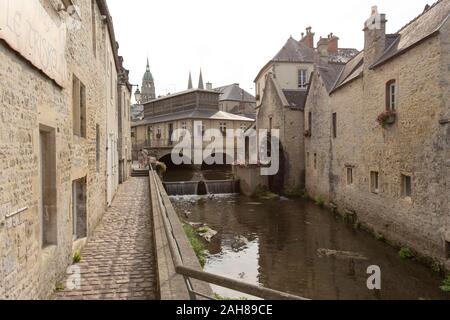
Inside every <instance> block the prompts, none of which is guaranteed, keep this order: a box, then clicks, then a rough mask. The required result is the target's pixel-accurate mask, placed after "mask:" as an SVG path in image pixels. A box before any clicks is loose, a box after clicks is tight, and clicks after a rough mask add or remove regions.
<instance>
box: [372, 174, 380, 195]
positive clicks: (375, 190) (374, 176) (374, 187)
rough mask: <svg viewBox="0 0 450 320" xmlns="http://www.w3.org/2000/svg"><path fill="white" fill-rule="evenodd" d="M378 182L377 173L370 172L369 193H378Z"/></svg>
mask: <svg viewBox="0 0 450 320" xmlns="http://www.w3.org/2000/svg"><path fill="white" fill-rule="evenodd" d="M379 183H380V181H379V176H378V172H377V171H371V172H370V191H371V192H373V193H379V192H380V184H379Z"/></svg>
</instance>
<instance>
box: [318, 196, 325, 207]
mask: <svg viewBox="0 0 450 320" xmlns="http://www.w3.org/2000/svg"><path fill="white" fill-rule="evenodd" d="M316 204H317V205H318V206H319V207H323V206H324V205H325V199H324V198H323V197H322V196H318V197H317V199H316Z"/></svg>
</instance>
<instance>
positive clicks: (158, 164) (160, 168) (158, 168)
mask: <svg viewBox="0 0 450 320" xmlns="http://www.w3.org/2000/svg"><path fill="white" fill-rule="evenodd" d="M156 171H158V173H160V174H161V173H165V172H166V171H167V166H166V164H165V163H164V162H159V161H157V162H156Z"/></svg>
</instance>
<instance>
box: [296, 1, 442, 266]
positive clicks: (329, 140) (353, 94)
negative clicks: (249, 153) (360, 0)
mask: <svg viewBox="0 0 450 320" xmlns="http://www.w3.org/2000/svg"><path fill="white" fill-rule="evenodd" d="M449 13H450V1H449V0H441V1H438V2H436V3H435V4H434V5H432V6H427V7H426V8H425V10H424V11H423V13H421V14H420V15H419V16H418V17H416V18H415V19H413V20H412V21H411V22H409V23H408V24H407V25H406V26H404V27H403V28H401V29H400V30H399V31H398V32H396V33H394V34H388V33H386V16H385V15H384V14H378V13H377V10H376V8H373V12H372V16H371V17H370V18H369V20H367V22H366V23H365V28H364V38H365V44H364V51H363V52H361V53H359V54H358V55H357V56H356V57H354V58H353V59H352V60H350V61H349V62H348V63H347V64H345V66H337V65H335V64H333V63H329V62H326V59H322V62H320V63H318V64H317V65H315V67H314V73H313V76H312V80H311V87H310V90H309V95H308V98H307V102H306V106H305V115H307V114H308V115H309V116H308V117H306V116H305V117H306V119H305V128H306V129H307V131H308V138H306V140H305V152H306V189H307V191H308V193H309V194H310V195H311V196H312V197H314V198H316V199H317V198H319V197H320V198H322V199H323V200H324V201H325V202H326V203H328V204H329V205H330V206H331V207H333V208H335V209H337V210H338V211H339V212H341V213H342V214H346V215H350V216H352V217H353V218H354V219H356V220H357V221H359V222H362V223H363V224H365V225H366V226H368V227H369V228H371V229H373V230H374V231H375V232H376V233H378V234H381V235H383V236H384V237H385V238H387V239H389V240H391V241H393V242H395V243H398V244H399V245H402V246H408V247H410V248H412V249H414V250H415V251H416V252H418V253H419V254H420V255H423V256H427V257H432V258H433V259H435V261H437V262H439V263H442V264H445V263H446V266H447V268H450V201H449V195H450V187H449V186H450V163H449V159H450V97H449V95H450V90H449V83H450V72H449V71H450V69H449V66H450V19H449ZM325 42H326V41H325ZM324 55H326V53H325V54H324ZM322 58H324V57H322ZM377 119H378V122H379V123H377ZM380 123H381V124H380Z"/></svg>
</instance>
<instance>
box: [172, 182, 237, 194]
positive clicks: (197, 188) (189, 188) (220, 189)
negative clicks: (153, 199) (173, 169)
mask: <svg viewBox="0 0 450 320" xmlns="http://www.w3.org/2000/svg"><path fill="white" fill-rule="evenodd" d="M163 185H164V188H165V189H166V192H167V194H168V195H169V196H188V195H206V194H233V193H238V192H239V180H203V181H181V182H164V183H163Z"/></svg>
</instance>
